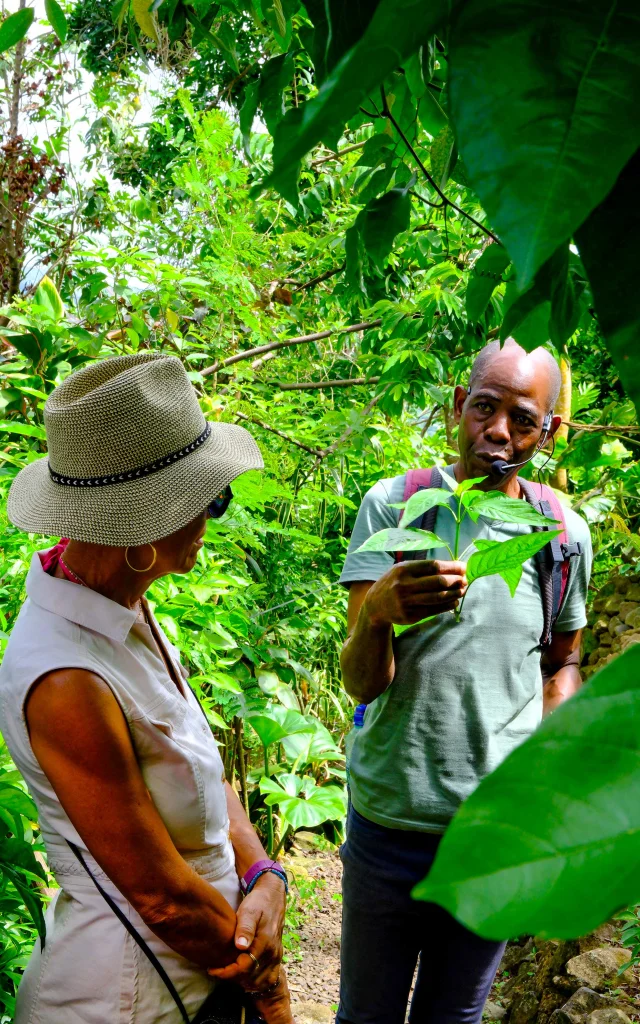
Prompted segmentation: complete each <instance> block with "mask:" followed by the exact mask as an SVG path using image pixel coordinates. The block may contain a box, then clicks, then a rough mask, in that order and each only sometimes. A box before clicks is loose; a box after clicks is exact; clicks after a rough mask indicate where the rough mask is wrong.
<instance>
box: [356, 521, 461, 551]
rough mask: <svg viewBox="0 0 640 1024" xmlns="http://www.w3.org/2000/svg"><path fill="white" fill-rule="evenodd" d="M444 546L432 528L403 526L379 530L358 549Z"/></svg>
mask: <svg viewBox="0 0 640 1024" xmlns="http://www.w3.org/2000/svg"><path fill="white" fill-rule="evenodd" d="M441 547H444V541H443V540H441V539H440V537H437V536H436V535H435V533H431V531H430V530H404V529H403V528H402V527H397V528H390V529H388V530H379V531H378V532H377V533H374V534H373V535H372V536H371V537H368V538H367V540H365V542H364V544H361V545H360V547H359V548H358V549H357V550H358V551H422V550H423V549H426V548H441Z"/></svg>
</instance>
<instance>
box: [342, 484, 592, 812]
mask: <svg viewBox="0 0 640 1024" xmlns="http://www.w3.org/2000/svg"><path fill="white" fill-rule="evenodd" d="M444 472H446V473H448V474H449V475H450V476H451V477H453V468H452V467H451V466H447V467H446V468H445V470H444ZM404 479H405V478H404V476H398V477H394V478H393V479H390V480H379V481H378V483H377V484H375V485H374V486H373V487H372V488H371V490H369V491H368V492H367V494H366V495H365V497H364V500H363V502H362V505H361V507H360V511H359V512H358V517H357V519H356V523H355V526H354V530H353V535H352V537H351V541H350V544H349V549H348V552H347V557H346V561H345V565H344V569H343V571H342V574H341V576H340V582H341V583H343V584H346V585H348V584H349V583H352V582H355V581H357V580H377V579H378V578H379V577H380V576H382V575H383V574H384V573H385V572H386V571H387V570H388V569H390V568H391V566H392V565H393V563H394V559H393V556H392V555H391V554H389V553H387V552H381V553H377V552H366V553H362V554H358V553H356V551H357V548H358V547H359V546H360V545H361V544H362V543H363V542H364V541H365V540H366V539H367V537H370V536H371V534H373V533H376V532H377V531H378V530H382V529H384V528H385V527H395V526H397V525H398V519H399V516H400V510H399V509H394V508H389V503H390V502H398V501H402V499H403V490H404ZM564 514H565V521H566V525H567V532H568V534H569V540H570V541H579V542H580V544H581V545H582V554H581V555H580V556H579V557H578V558H572V559H571V570H570V576H569V582H568V584H567V590H566V593H565V598H564V601H563V605H562V608H561V610H560V615H559V617H558V620H557V622H556V625H555V629H556V631H562V632H567V631H570V630H574V629H581V628H582V627H583V626H585V625H586V615H585V601H586V596H587V586H588V583H589V576H590V573H591V562H592V551H591V539H590V536H589V528H588V526H587V524H586V523H585V521H584V520H583V519H582V518H581V517H580V516H579V515H577V514H576V513H575V512H573V511H572V510H571V509H569V508H565V509H564ZM530 530H531V527H530V526H526V525H517V524H512V523H499V522H496V521H495V520H484V519H480V520H479V521H478V523H473V522H472V521H471V520H470V519H469V518H468V517H467V518H466V519H465V520H464V521H463V523H462V528H461V535H460V547H459V551H460V552H463V551H464V549H465V548H466V547H467V545H468V544H470V543H471V541H472V540H473V539H474V538H479V537H482V538H487V539H488V540H506V539H507V538H508V537H513V536H516V534H519V533H528V532H530ZM435 532H436V533H437V534H438V535H439V536H440V537H442V539H443V540H445V541H446V542H447V543H448V544H449V546H450V547H451V548H453V544H454V535H455V522H454V519H453V516H452V515H450V514H449V512H447V510H446V509H444V508H440V509H438V515H437V518H436V524H435ZM429 557H432V558H437V559H444V560H449V558H450V556H449V554H448V553H447V551H446V550H445V549H444V548H436V549H434V550H433V551H430V552H429ZM542 629H543V610H542V597H541V593H540V584H539V577H538V571H537V568H536V566H535V563H534V561H533V559H529V561H528V562H526V563H525V565H524V571H523V574H522V579H521V580H520V583H519V585H518V589H517V590H516V594H515V597H513V598H512V597H511V595H510V593H509V589H508V587H507V584H506V583H505V582H504V580H503V579H502V578H501V577H500V576H488V577H483V578H481V579H479V580H476V581H475V582H474V584H473V586H472V587H470V589H469V592H468V594H467V596H466V598H465V602H464V608H463V612H462V619H461V621H460V622H459V623H456V622H455V621H454V617H453V614H452V613H450V612H445V613H444V614H442V615H440V616H438V618H437V619H435V620H434V621H433V622H429V623H426V624H425V625H423V626H419V627H415V628H414V629H411V630H409V631H407V632H406V633H404V634H402V635H401V636H400V637H396V638H395V640H394V654H395V677H394V680H393V682H392V684H391V686H389V687H388V689H387V690H386V691H385V692H384V693H383V694H381V695H380V697H378V698H377V699H376V700H375V701H373V702H372V703H371V704H370V705H369V706H368V707H367V710H366V713H365V719H364V726H363V727H362V728H359V729H354V730H352V732H351V734H350V736H349V743H348V751H349V782H350V790H351V799H352V801H353V805H354V807H355V809H356V810H357V811H358V812H359V813H360V814H362V815H363V816H364V817H365V818H369V820H371V821H375V822H377V823H378V824H379V825H386V826H387V827H388V828H399V829H410V830H415V831H424V832H443V831H444V829H445V828H446V826H447V824H448V823H449V821H450V820H451V818H452V816H453V814H454V813H455V811H456V810H457V808H458V806H459V805H460V803H461V802H462V801H463V800H464V799H465V798H466V797H467V796H469V794H470V793H471V792H472V791H473V790H474V789H475V787H476V786H477V785H478V783H479V782H480V780H481V779H482V778H483V777H484V776H485V775H488V774H489V772H491V771H493V769H494V768H496V767H497V765H498V764H500V762H501V761H502V760H504V758H505V757H506V756H507V754H509V753H510V752H511V751H512V750H513V749H514V748H515V747H517V746H518V745H519V744H520V743H522V741H523V740H525V739H526V738H527V737H528V736H530V735H531V733H532V732H533V731H534V730H535V729H536V728H537V726H538V725H539V723H540V721H541V717H542V673H541V670H540V647H539V640H540V635H541V633H542Z"/></svg>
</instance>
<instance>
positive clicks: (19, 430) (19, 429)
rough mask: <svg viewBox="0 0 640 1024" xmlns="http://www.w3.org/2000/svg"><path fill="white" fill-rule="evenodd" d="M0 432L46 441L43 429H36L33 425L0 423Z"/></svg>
mask: <svg viewBox="0 0 640 1024" xmlns="http://www.w3.org/2000/svg"><path fill="white" fill-rule="evenodd" d="M0 431H3V432H4V433H6V434H23V435H24V436H25V437H38V438H40V440H41V441H46V439H47V434H46V431H45V429H44V427H36V426H35V425H34V424H33V423H7V422H5V423H0Z"/></svg>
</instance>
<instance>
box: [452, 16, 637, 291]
mask: <svg viewBox="0 0 640 1024" xmlns="http://www.w3.org/2000/svg"><path fill="white" fill-rule="evenodd" d="M639 17H640V11H639V9H638V6H637V4H636V3H635V0H622V2H619V0H591V2H588V3H585V2H584V0H565V2H564V3H563V4H561V5H559V4H556V3H553V0H544V2H542V3H541V2H539V0H517V2H514V0H468V2H467V3H465V4H464V5H463V6H462V7H461V8H460V13H459V16H458V18H457V19H455V20H454V23H453V27H452V32H451V37H450V48H449V87H450V99H451V108H450V113H451V116H452V119H453V121H454V124H455V127H456V137H457V141H458V148H459V150H460V153H461V155H462V157H463V159H464V164H465V168H466V170H467V172H468V174H469V178H470V180H471V184H472V185H473V187H474V189H475V190H476V191H477V193H478V196H479V197H480V200H481V202H482V204H483V206H484V208H485V209H486V211H487V214H488V216H489V219H490V221H491V223H492V224H493V226H494V228H495V229H496V230H497V232H498V234H499V235H500V238H501V239H502V241H503V242H504V244H505V245H506V247H507V249H508V251H509V254H510V256H511V258H512V259H513V262H514V263H515V265H516V268H517V272H518V283H519V286H520V287H521V288H524V287H526V286H527V285H529V284H531V283H532V281H533V279H534V276H535V273H536V271H537V270H538V268H539V267H541V266H542V264H543V263H544V262H545V261H546V260H547V259H549V257H550V256H551V254H552V253H553V252H554V250H555V249H556V248H557V247H558V246H559V245H560V244H561V243H562V242H566V241H568V239H569V238H570V236H571V234H572V233H573V232H574V231H575V230H576V228H578V227H579V226H580V224H581V223H582V222H583V221H584V219H585V218H586V217H587V216H588V214H589V213H590V211H591V210H592V209H593V208H594V206H596V205H597V204H598V203H599V202H600V201H601V200H602V199H604V197H605V196H606V194H607V193H608V192H609V190H610V189H611V188H612V186H613V184H614V182H615V180H616V178H617V176H618V174H619V173H620V171H621V169H622V167H624V165H625V164H626V162H627V161H628V160H629V158H630V157H631V155H632V154H633V152H634V151H635V149H636V148H637V147H638V144H639V143H640V119H639V118H638V117H637V111H638V107H639V106H640V49H639V48H638V45H637V40H638V20H639Z"/></svg>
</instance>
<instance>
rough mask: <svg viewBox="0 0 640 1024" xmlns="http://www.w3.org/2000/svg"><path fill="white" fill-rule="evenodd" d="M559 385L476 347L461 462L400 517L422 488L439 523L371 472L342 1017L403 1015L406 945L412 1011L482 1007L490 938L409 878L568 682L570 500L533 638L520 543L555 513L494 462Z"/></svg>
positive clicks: (574, 681) (575, 530)
mask: <svg viewBox="0 0 640 1024" xmlns="http://www.w3.org/2000/svg"><path fill="white" fill-rule="evenodd" d="M559 387H560V374H559V370H558V366H557V364H556V362H555V360H554V359H553V357H552V356H551V354H550V353H549V352H547V351H546V350H545V349H542V348H538V349H535V350H534V351H533V352H531V353H526V352H525V351H524V350H523V349H522V348H520V346H519V345H517V344H516V343H515V342H514V341H511V340H510V341H508V342H507V343H506V344H505V345H504V346H503V347H502V348H501V347H500V345H499V343H497V342H495V343H493V344H491V345H488V346H487V347H486V348H485V349H483V350H482V352H481V353H480V355H479V356H478V358H477V359H476V361H475V363H474V366H473V368H472V372H471V379H470V385H469V387H468V388H466V387H460V386H459V387H457V388H456V389H455V396H454V403H455V415H456V421H457V423H458V424H459V432H458V447H459V452H460V455H459V459H458V461H457V462H456V463H455V465H453V466H446V467H444V468H443V469H442V470H441V473H442V483H443V488H441V489H440V490H439V491H438V492H437V493H436V491H423V492H422V493H421V494H420V492H419V494H418V495H415V496H414V498H412V499H410V500H411V502H413V504H412V505H411V506H408V507H407V524H406V525H408V523H410V522H411V521H412V520H413V519H415V512H416V510H417V509H418V505H417V504H416V502H420V505H419V508H420V509H424V508H428V507H429V504H430V503H431V504H433V505H437V506H438V508H437V514H436V516H435V524H434V527H433V533H428V534H427V533H422V534H421V535H418V532H417V531H415V530H405V529H402V530H399V529H398V522H399V516H400V512H399V509H398V506H400V507H402V505H403V497H404V494H405V477H404V476H401V477H396V478H394V479H391V480H380V481H378V483H377V484H375V485H374V486H373V487H372V488H371V490H370V491H369V492H368V493H367V494H366V496H365V498H364V501H363V503H362V507H361V508H360V511H359V513H358V517H357V520H356V524H355V527H354V531H353V536H352V539H351V543H350V546H349V551H348V554H347V559H346V562H345V566H344V570H343V572H342V575H341V577H340V579H341V582H342V583H343V584H345V585H346V586H348V587H349V608H348V636H347V640H346V642H345V644H344V647H343V651H342V669H343V673H344V681H345V688H346V690H347V692H348V693H349V694H350V695H351V696H352V697H353V698H354V699H355V700H356V701H357V702H358V703H360V704H361V705H367V707H366V711H365V714H364V722H363V724H362V727H361V728H357V729H355V730H354V733H353V734H352V743H351V750H350V793H351V808H350V813H349V823H348V829H347V840H346V843H345V844H344V846H343V848H342V851H341V854H342V859H343V863H344V882H343V938H342V972H341V998H340V1008H339V1011H338V1017H337V1022H338V1024H403V1022H404V1020H405V1014H406V1007H407V1002H408V998H409V990H410V987H411V982H412V978H413V974H414V969H415V966H416V963H417V961H418V958H420V968H419V973H418V979H417V983H416V988H415V993H414V997H413V1000H412V1006H411V1020H412V1021H413V1022H414V1024H422V1022H425V1024H426V1022H428V1024H440V1022H442V1024H445V1022H455V1021H460V1022H464V1024H476V1022H477V1021H479V1020H480V1019H481V1015H482V1009H483V1005H484V1002H485V1000H486V998H487V995H488V993H489V989H490V987H491V983H492V981H493V977H494V975H495V972H496V969H497V967H498V964H499V962H500V958H501V955H502V951H503V946H502V944H500V943H495V942H488V941H486V940H484V939H481V938H479V937H477V936H475V935H474V934H472V933H471V932H469V931H468V930H467V929H465V928H464V927H463V926H462V925H461V924H459V923H458V922H457V921H455V920H454V918H453V917H451V916H450V915H449V914H448V913H447V912H446V911H445V910H443V909H442V908H440V907H437V906H435V905H432V904H424V903H421V902H417V901H414V900H412V898H411V890H412V888H413V887H414V885H415V884H416V883H417V882H418V881H420V880H421V879H422V878H424V876H425V875H426V874H427V873H428V871H429V869H430V866H431V864H432V862H433V859H434V857H435V854H436V851H437V848H438V844H439V841H440V838H441V836H442V833H443V832H444V830H445V829H446V827H447V825H448V823H449V821H450V820H451V818H452V816H453V815H454V813H455V811H456V809H457V808H458V806H459V805H460V803H461V802H462V801H463V800H464V799H465V798H466V797H467V796H468V795H469V794H470V793H471V792H472V791H473V790H474V789H475V787H476V786H477V785H478V783H479V782H480V780H481V779H482V778H483V777H484V776H485V775H487V774H488V773H489V772H491V771H492V770H493V769H494V768H495V767H496V766H497V765H498V764H499V763H500V762H501V761H502V760H503V759H504V758H505V757H506V756H507V755H508V754H509V753H510V752H511V751H512V750H513V749H514V748H515V747H516V746H518V745H519V744H520V743H521V742H522V741H523V740H525V739H526V738H527V737H528V736H529V735H530V734H531V733H532V732H533V731H534V730H535V728H536V727H537V726H538V724H539V723H540V721H541V718H542V715H543V713H549V712H551V711H552V710H553V709H554V708H555V707H557V706H558V705H559V704H560V703H562V702H563V701H564V700H566V699H567V698H568V697H570V696H571V695H572V694H573V693H575V691H576V690H577V689H578V687H579V686H580V674H579V671H578V663H579V650H580V635H581V630H582V628H583V626H584V625H585V624H586V615H585V599H586V593H587V586H588V581H589V574H590V568H591V544H590V539H589V530H588V528H587V526H586V524H585V523H584V521H583V520H582V519H581V518H580V517H579V516H578V515H577V514H575V513H574V512H572V511H571V509H569V508H567V509H565V510H564V513H563V517H564V520H565V526H566V531H567V533H568V539H569V541H570V542H571V543H569V544H568V545H565V549H567V550H568V549H569V548H571V549H572V550H573V551H575V552H579V557H575V558H571V559H570V562H569V571H568V578H567V581H566V587H565V588H564V592H563V599H562V603H561V606H560V608H559V610H556V614H555V616H554V622H553V632H552V634H551V637H550V640H549V642H548V643H547V644H546V646H545V647H544V649H543V647H542V644H541V636H542V634H543V632H544V625H545V618H544V609H543V598H542V591H541V580H540V576H539V572H538V568H537V567H536V563H535V561H534V559H533V558H532V557H530V556H531V555H533V554H534V553H535V551H536V550H539V549H541V548H542V547H543V545H545V544H546V543H547V541H548V539H549V538H554V537H557V535H558V532H557V531H553V532H549V533H548V534H545V535H543V534H542V533H540V532H538V531H539V529H540V525H539V524H543V526H544V527H545V528H548V527H549V526H551V527H552V528H553V527H554V526H555V525H556V524H555V523H551V524H550V523H549V520H548V519H542V518H541V516H540V514H539V513H538V512H537V511H536V509H534V507H533V506H532V505H531V504H529V503H528V502H527V501H526V500H525V495H524V488H525V487H526V484H521V483H520V481H519V480H518V476H517V473H518V469H517V468H516V467H515V466H514V467H513V468H511V469H507V468H506V467H508V466H511V465H512V464H514V463H523V462H525V461H527V460H529V459H531V458H532V457H533V456H534V455H535V454H536V452H537V451H538V450H539V448H540V447H541V446H542V444H544V443H545V441H546V440H547V439H548V438H549V437H552V436H553V434H554V433H555V432H556V430H557V429H558V427H559V426H560V422H561V420H560V417H559V416H554V415H553V407H554V404H555V402H556V401H557V398H558V393H559ZM445 485H446V486H445ZM535 486H536V487H537V485H535ZM447 490H450V491H451V493H450V494H448V493H447ZM454 491H457V494H454V493H453V492H454ZM496 492H501V493H498V494H496ZM556 518H557V517H556ZM402 525H403V526H404V525H405V523H404V522H403V524H402ZM558 525H559V526H560V527H561V526H562V524H558ZM536 526H537V527H538V529H536ZM379 531H383V533H379ZM387 531H388V532H387ZM411 534H416V537H415V540H412V539H411V536H410V535H411ZM374 535H376V536H375V538H374V539H370V538H373V537H374ZM435 535H437V536H435ZM402 538H404V546H403V544H401V543H400V540H401V539H402ZM407 538H408V539H407ZM505 542H506V543H505ZM418 543H420V544H421V547H423V548H425V549H430V550H428V552H427V553H428V554H429V556H430V557H429V559H425V558H418V560H415V559H413V560H411V559H409V560H406V561H399V562H397V563H396V564H394V557H393V551H394V545H395V549H396V550H405V551H406V550H408V549H409V548H410V547H411V546H413V547H416V545H417V544H418ZM503 545H504V546H503ZM474 551H475V552H476V553H475V554H473V553H472V552H474ZM496 552H499V555H498V556H496ZM496 574H499V575H500V576H502V579H501V578H499V576H498V575H496ZM471 582H473V586H472V587H471ZM467 591H468V594H467ZM510 591H511V593H510ZM452 613H453V614H452ZM412 626H413V628H408V627H412ZM533 783H534V780H532V784H533Z"/></svg>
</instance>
